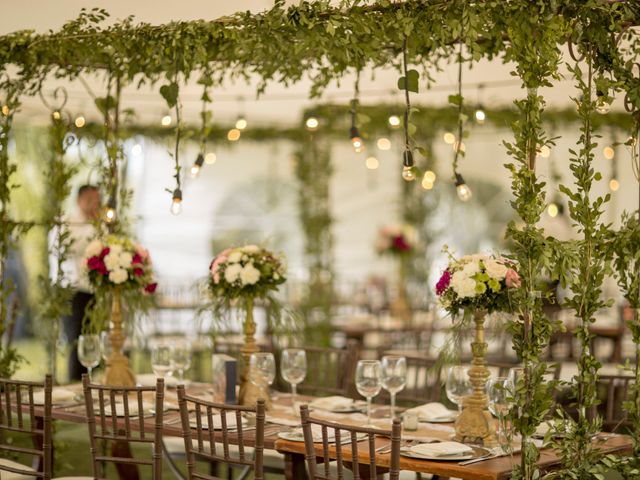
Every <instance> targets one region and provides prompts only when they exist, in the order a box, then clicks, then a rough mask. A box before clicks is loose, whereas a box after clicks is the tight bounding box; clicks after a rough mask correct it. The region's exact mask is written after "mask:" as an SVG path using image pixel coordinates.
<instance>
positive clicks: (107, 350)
mask: <svg viewBox="0 0 640 480" xmlns="http://www.w3.org/2000/svg"><path fill="white" fill-rule="evenodd" d="M100 351H101V352H102V360H104V362H105V364H106V363H107V360H109V357H110V356H111V354H112V353H113V348H111V337H110V335H109V331H107V330H104V331H102V332H100Z"/></svg>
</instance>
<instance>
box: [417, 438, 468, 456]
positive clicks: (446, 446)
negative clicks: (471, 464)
mask: <svg viewBox="0 0 640 480" xmlns="http://www.w3.org/2000/svg"><path fill="white" fill-rule="evenodd" d="M411 451H412V452H413V453H417V454H419V455H424V456H427V457H444V456H449V455H461V454H463V453H469V452H472V451H473V449H472V448H471V447H469V446H468V445H465V444H464V443H458V442H440V443H421V444H418V445H414V446H412V447H411Z"/></svg>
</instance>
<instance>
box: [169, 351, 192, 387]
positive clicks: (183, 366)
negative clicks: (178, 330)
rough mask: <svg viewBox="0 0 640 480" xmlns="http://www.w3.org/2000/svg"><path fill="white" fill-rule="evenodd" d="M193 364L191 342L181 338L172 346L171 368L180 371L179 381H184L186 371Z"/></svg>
mask: <svg viewBox="0 0 640 480" xmlns="http://www.w3.org/2000/svg"><path fill="white" fill-rule="evenodd" d="M190 366H191V343H189V342H187V341H186V340H179V341H176V342H174V343H173V345H172V346H171V368H172V370H173V371H174V372H176V371H177V372H178V382H179V383H181V384H182V383H184V371H185V370H189V367H190Z"/></svg>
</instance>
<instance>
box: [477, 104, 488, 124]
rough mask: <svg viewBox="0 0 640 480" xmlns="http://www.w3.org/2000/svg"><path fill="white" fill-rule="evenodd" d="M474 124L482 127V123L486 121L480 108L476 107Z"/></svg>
mask: <svg viewBox="0 0 640 480" xmlns="http://www.w3.org/2000/svg"><path fill="white" fill-rule="evenodd" d="M475 117H476V123H477V124H478V125H482V124H483V123H484V121H485V120H486V119H487V114H486V113H485V112H484V109H483V108H482V106H480V107H478V109H477V110H476V113H475Z"/></svg>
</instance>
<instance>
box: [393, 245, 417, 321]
mask: <svg viewBox="0 0 640 480" xmlns="http://www.w3.org/2000/svg"><path fill="white" fill-rule="evenodd" d="M391 315H392V316H393V317H395V318H398V319H400V320H402V322H403V323H410V322H411V317H412V315H411V305H410V303H409V295H407V259H405V258H403V257H400V259H399V261H398V291H397V293H396V298H395V299H394V300H393V302H392V303H391Z"/></svg>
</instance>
